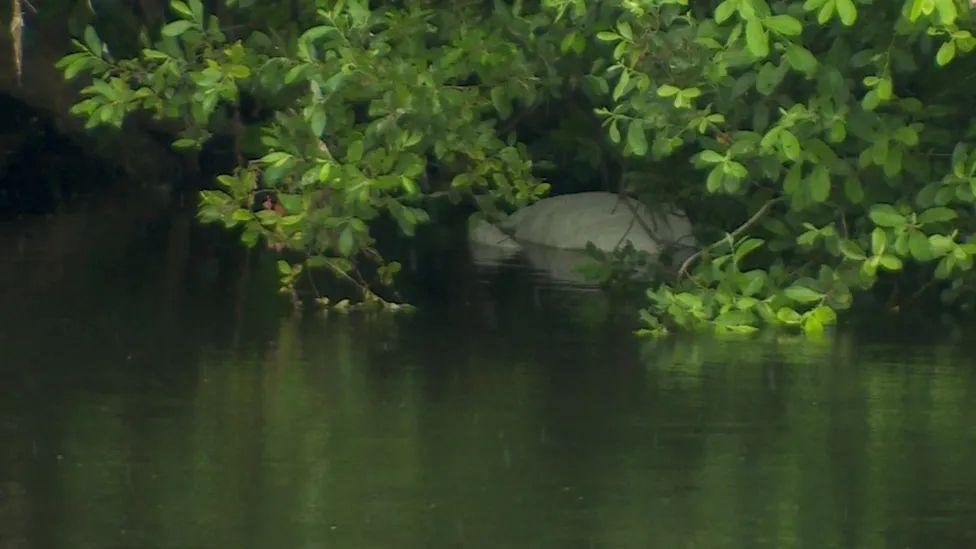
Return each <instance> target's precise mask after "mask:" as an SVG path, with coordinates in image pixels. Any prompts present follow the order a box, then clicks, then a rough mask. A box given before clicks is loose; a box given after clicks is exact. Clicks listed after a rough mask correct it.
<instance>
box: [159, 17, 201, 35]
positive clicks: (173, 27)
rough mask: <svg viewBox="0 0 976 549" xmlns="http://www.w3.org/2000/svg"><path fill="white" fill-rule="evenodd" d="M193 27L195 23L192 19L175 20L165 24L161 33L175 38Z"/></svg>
mask: <svg viewBox="0 0 976 549" xmlns="http://www.w3.org/2000/svg"><path fill="white" fill-rule="evenodd" d="M192 27H193V23H191V22H190V21H173V22H172V23H169V24H168V25H166V26H164V27H163V28H162V30H161V31H160V33H162V35H163V36H166V37H169V38H175V37H177V36H179V35H181V34H183V33H184V32H186V31H188V30H190V29H191V28H192Z"/></svg>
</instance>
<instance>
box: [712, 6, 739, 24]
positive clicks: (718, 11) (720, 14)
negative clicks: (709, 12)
mask: <svg viewBox="0 0 976 549" xmlns="http://www.w3.org/2000/svg"><path fill="white" fill-rule="evenodd" d="M738 7H739V6H738V2H737V1H736V0H725V1H724V2H722V3H721V4H719V5H718V6H717V7H716V8H715V15H714V19H715V22H716V23H718V24H719V25H721V24H722V23H724V22H725V21H727V20H728V18H729V17H732V14H733V13H735V12H736V9H738Z"/></svg>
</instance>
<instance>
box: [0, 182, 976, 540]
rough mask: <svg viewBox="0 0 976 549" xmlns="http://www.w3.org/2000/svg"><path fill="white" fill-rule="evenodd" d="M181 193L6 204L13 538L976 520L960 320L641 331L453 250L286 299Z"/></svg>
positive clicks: (665, 530)
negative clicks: (652, 335)
mask: <svg viewBox="0 0 976 549" xmlns="http://www.w3.org/2000/svg"><path fill="white" fill-rule="evenodd" d="M173 209H174V210H175V213H174V211H163V212H161V213H160V212H159V211H157V210H155V209H152V208H142V209H140V208H139V207H136V206H134V205H132V203H129V202H126V201H125V200H124V199H120V201H119V202H118V203H115V204H114V205H109V206H107V205H105V204H96V205H93V206H79V207H76V208H75V209H74V210H72V211H68V212H65V213H62V214H59V215H56V216H52V217H48V218H37V219H22V220H16V221H8V222H5V223H4V224H2V225H0V548H2V549H10V548H27V547H43V548H48V547H51V548H75V547H79V548H80V547H92V548H94V547H99V548H101V547H120V548H121V547H127V548H128V547H133V548H142V547H147V548H148V547H173V548H190V547H273V548H291V547H296V548H298V547H302V548H304V547H336V548H347V547H348V548H356V549H359V548H394V547H407V548H412V547H419V548H440V547H504V548H507V547H540V548H549V547H552V548H577V547H579V548H590V547H600V548H603V547H606V548H631V547H633V548H648V547H661V548H682V547H704V548H725V547H728V548H758V547H775V548H788V547H812V548H813V547H815V548H823V547H871V548H874V547H878V548H880V547H892V548H915V547H919V548H922V547H926V548H927V547H973V546H976V467H974V464H976V372H974V361H973V360H972V354H973V353H972V348H973V347H972V345H973V338H972V337H971V335H972V334H973V332H972V331H971V330H967V329H963V328H959V329H948V328H945V327H944V326H943V325H942V324H940V323H939V322H938V321H937V320H936V319H932V320H926V321H924V322H921V323H915V324H914V326H911V327H906V326H904V325H899V324H900V323H902V321H887V320H886V321H884V322H885V324H884V325H883V326H880V327H879V326H875V327H873V328H872V327H870V326H867V327H866V326H865V323H860V324H858V325H852V326H845V327H842V328H840V329H839V330H838V331H837V332H836V333H834V334H830V335H828V336H827V337H825V338H823V339H821V340H809V339H803V338H794V337H788V336H785V335H767V336H763V337H758V338H748V339H720V338H714V337H709V336H703V335H694V336H677V337H674V338H671V339H668V340H664V341H660V342H656V343H649V344H642V343H640V342H638V341H636V340H634V339H633V338H632V337H631V336H630V334H629V333H628V328H629V327H630V326H629V325H628V324H627V322H626V320H627V319H629V318H630V316H629V313H628V314H618V313H619V311H620V306H619V304H616V303H613V302H612V301H611V300H608V299H607V298H606V297H604V296H603V295H602V294H599V293H596V292H592V291H586V290H580V289H578V288H573V287H566V286H560V285H558V284H553V283H550V282H547V281H546V280H545V279H544V278H543V277H540V276H538V275H537V273H534V272H532V271H531V270H529V269H527V268H525V267H522V266H519V265H518V264H517V263H512V264H505V263H503V264H500V265H494V266H491V267H479V266H477V265H472V264H471V262H470V261H468V260H467V258H466V256H465V254H464V253H463V250H454V252H446V253H438V254H433V253H428V254H426V255H425V254H423V253H421V254H420V255H419V256H418V255H417V253H416V252H412V257H413V259H412V263H411V262H410V261H408V262H407V263H408V267H410V266H412V267H413V269H412V275H411V274H410V273H408V277H407V278H408V283H407V284H406V287H407V290H406V291H407V293H409V294H410V295H411V296H412V297H413V298H414V300H415V302H416V303H417V304H418V305H419V306H420V311H419V312H418V313H417V314H416V315H414V316H410V317H398V318H393V319H391V318H373V319H366V318H361V317H355V316H353V317H348V318H346V317H336V316H329V317H326V316H322V315H319V314H315V313H314V312H311V311H307V312H305V313H304V314H302V315H295V314H292V313H291V312H290V310H289V307H288V306H287V304H285V303H282V301H281V300H280V299H279V297H278V296H277V295H275V293H274V292H273V288H274V284H275V277H274V270H273V258H272V257H270V256H259V255H254V256H251V257H248V256H245V255H244V254H243V253H242V252H240V251H239V250H238V247H237V246H235V245H233V243H230V245H228V243H227V242H226V239H223V238H221V236H220V233H219V231H212V230H209V229H201V228H199V227H197V226H196V225H195V224H194V222H193V221H192V218H191V217H190V216H189V215H187V212H186V208H178V207H177V206H173ZM434 240H436V239H434ZM441 252H443V250H441ZM411 277H412V278H411ZM409 280H412V282H410V281H409ZM621 318H623V319H624V320H623V321H622V320H621ZM920 325H921V328H920V327H919V326H920Z"/></svg>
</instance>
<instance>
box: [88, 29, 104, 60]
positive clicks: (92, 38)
mask: <svg viewBox="0 0 976 549" xmlns="http://www.w3.org/2000/svg"><path fill="white" fill-rule="evenodd" d="M85 45H86V46H88V49H89V50H91V52H92V53H93V54H95V56H97V57H101V56H102V49H103V46H102V41H101V40H99V38H98V34H97V33H96V32H95V29H94V28H93V27H91V26H87V27H85Z"/></svg>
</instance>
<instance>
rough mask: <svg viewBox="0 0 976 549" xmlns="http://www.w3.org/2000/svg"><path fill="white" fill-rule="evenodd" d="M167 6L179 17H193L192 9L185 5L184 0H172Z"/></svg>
mask: <svg viewBox="0 0 976 549" xmlns="http://www.w3.org/2000/svg"><path fill="white" fill-rule="evenodd" d="M169 7H170V8H171V9H172V10H173V11H174V12H176V14H177V15H179V16H180V17H183V18H186V19H193V11H191V10H190V6H187V5H186V2H181V1H180V0H172V2H170V3H169Z"/></svg>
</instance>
